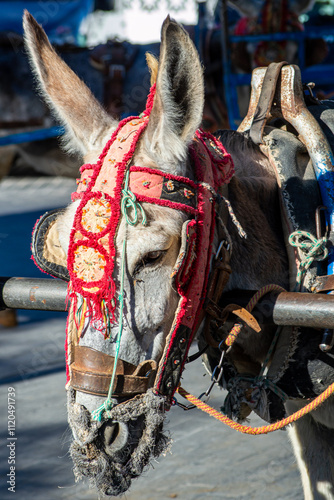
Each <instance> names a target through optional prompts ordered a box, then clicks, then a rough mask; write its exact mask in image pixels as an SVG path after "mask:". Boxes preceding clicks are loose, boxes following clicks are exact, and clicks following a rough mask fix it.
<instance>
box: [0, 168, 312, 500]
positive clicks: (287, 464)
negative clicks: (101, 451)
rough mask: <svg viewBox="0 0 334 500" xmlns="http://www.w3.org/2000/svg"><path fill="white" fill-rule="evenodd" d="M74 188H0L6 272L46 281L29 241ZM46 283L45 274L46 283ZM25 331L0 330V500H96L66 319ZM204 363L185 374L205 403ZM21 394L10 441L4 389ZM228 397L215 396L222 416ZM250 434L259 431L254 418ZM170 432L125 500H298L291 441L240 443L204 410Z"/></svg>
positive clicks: (27, 322) (173, 422) (36, 319)
mask: <svg viewBox="0 0 334 500" xmlns="http://www.w3.org/2000/svg"><path fill="white" fill-rule="evenodd" d="M72 188H73V181H69V180H61V179H46V178H43V179H25V180H24V179H21V180H20V179H8V180H7V181H5V182H4V183H2V185H0V257H1V259H0V262H1V263H2V265H1V271H0V273H1V274H2V275H4V276H32V277H34V276H35V277H37V276H39V277H42V274H41V273H40V271H38V269H37V268H35V266H34V264H33V263H32V261H31V260H30V250H29V245H30V234H31V230H32V227H33V225H34V223H35V220H36V219H37V217H39V216H40V215H41V214H42V213H43V212H44V211H45V210H46V209H52V208H55V207H59V206H63V205H65V204H66V200H68V199H69V193H70V192H71V190H72ZM43 277H45V275H43ZM18 320H19V325H18V327H16V328H15V329H10V330H9V329H4V328H2V329H1V331H0V344H1V350H0V437H1V446H0V499H2V500H5V499H7V498H17V499H19V500H61V499H66V500H79V499H80V500H95V499H97V498H98V496H97V494H96V492H94V491H92V490H90V489H89V488H88V486H87V484H84V483H80V484H75V483H74V478H73V474H72V469H71V461H70V459H69V457H68V447H69V441H70V431H69V429H68V425H67V420H66V408H65V390H64V383H65V372H64V356H63V344H64V331H65V315H64V314H62V313H45V312H32V311H19V312H18ZM204 374H205V372H204V368H203V367H202V365H201V363H200V361H197V362H196V363H195V364H193V365H192V366H190V367H189V368H187V370H186V372H185V376H184V380H183V385H184V387H185V388H187V389H189V390H190V391H193V393H195V394H200V393H201V392H203V390H205V389H206V387H207V385H208V382H209V379H208V376H204ZM9 387H13V388H15V394H16V396H15V402H16V404H15V407H16V429H15V437H16V438H17V440H15V441H13V440H12V439H8V438H9V437H10V436H9V435H8V429H7V420H8V419H7V397H8V388H9ZM223 398H224V394H223V393H222V392H221V391H219V390H216V391H215V397H214V398H213V399H212V404H213V405H215V406H216V407H217V408H219V405H220V404H222V402H223ZM252 424H253V425H261V424H262V422H261V421H260V420H259V419H255V418H254V419H252ZM166 428H167V429H168V430H169V432H170V434H171V437H172V438H173V445H172V448H171V453H170V454H168V455H167V456H166V457H162V458H161V459H159V462H158V463H152V467H151V468H150V469H149V470H148V471H147V473H145V474H144V475H143V476H142V477H141V478H139V479H138V480H136V481H135V482H134V483H133V486H132V488H131V489H130V491H129V492H128V493H127V494H126V495H125V497H124V498H125V499H126V500H162V499H170V498H180V499H182V500H202V499H210V498H212V499H221V500H229V499H236V500H243V499H247V500H249V499H256V500H267V499H268V498H270V499H272V500H296V499H302V497H303V495H302V493H301V486H300V481H299V475H298V471H297V467H296V464H295V460H294V457H293V455H292V452H291V449H290V446H289V443H288V440H287V435H286V433H285V432H283V431H278V432H276V433H274V434H271V435H268V436H259V437H253V436H244V435H241V434H238V433H237V432H235V431H232V430H230V429H228V428H226V427H224V426H223V425H222V424H220V423H219V422H217V421H215V420H213V419H212V418H211V417H209V416H207V415H205V414H203V413H200V412H199V411H198V410H192V411H190V412H184V411H183V410H181V409H180V408H173V409H172V410H171V411H170V412H169V414H168V418H167V423H166ZM11 442H12V443H15V450H14V447H13V446H12V452H13V451H15V460H16V464H15V465H16V471H15V472H16V494H15V495H14V496H13V493H11V492H9V491H8V489H7V488H8V487H9V486H10V485H9V484H6V481H7V479H8V478H7V474H8V473H9V471H10V469H9V467H10V464H8V459H9V458H10V456H11V455H10V454H11V449H10V447H8V446H7V445H8V444H10V443H11Z"/></svg>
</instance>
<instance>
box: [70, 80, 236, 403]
mask: <svg viewBox="0 0 334 500" xmlns="http://www.w3.org/2000/svg"><path fill="white" fill-rule="evenodd" d="M154 92H155V87H153V88H152V90H151V93H150V95H149V98H148V104H147V107H146V110H145V112H144V113H143V114H142V115H141V116H140V117H130V118H126V119H125V120H122V121H121V122H120V124H119V126H118V128H117V130H116V131H115V132H114V133H113V135H112V137H111V139H110V140H109V141H108V143H107V144H106V146H105V148H104V150H103V152H102V154H101V155H100V158H99V160H98V162H97V163H96V164H95V165H91V164H89V165H87V164H86V165H83V167H82V168H81V179H80V180H79V182H78V189H77V191H76V193H74V194H73V196H72V200H73V201H75V200H80V202H79V206H78V208H77V210H76V214H75V218H74V224H73V228H72V232H71V236H70V244H69V251H68V270H69V274H70V285H69V298H70V299H71V308H70V313H69V318H70V319H69V321H68V328H67V338H68V341H67V346H68V361H67V366H68V383H69V385H70V386H72V387H73V388H75V389H76V390H83V391H84V392H92V393H96V392H94V391H90V390H89V383H88V382H87V383H86V382H85V381H84V376H83V371H85V372H86V373H89V367H88V366H87V363H86V362H84V363H82V362H81V361H82V359H81V361H80V359H79V358H80V356H81V358H82V349H81V350H80V347H79V346H78V345H75V344H78V343H79V339H80V337H81V335H82V332H83V325H84V323H85V318H87V316H88V317H89V320H90V321H91V322H93V323H94V327H95V328H96V329H98V330H100V331H101V332H102V333H103V334H104V335H105V337H108V334H109V330H108V325H110V323H112V322H114V320H115V310H116V308H117V307H121V306H122V304H121V302H122V300H118V301H117V299H116V297H115V293H116V286H115V283H114V281H113V279H112V274H113V270H114V263H115V257H116V249H115V241H116V235H117V231H118V227H119V222H120V219H121V217H122V204H124V203H126V201H124V197H126V196H128V197H130V198H131V199H132V202H136V203H138V204H141V203H150V204H156V205H160V206H166V207H169V208H172V209H175V210H181V211H183V212H185V213H187V214H189V216H190V218H189V220H187V221H186V222H185V223H184V225H183V230H182V245H181V250H180V253H179V257H178V259H177V262H176V265H175V268H174V271H173V273H172V276H171V278H172V280H173V285H174V287H175V289H176V290H177V292H178V294H179V297H180V299H179V303H178V307H177V310H176V313H175V317H174V321H173V324H172V327H171V329H170V332H169V334H168V336H167V338H166V343H165V349H164V352H163V355H162V357H161V360H160V363H159V366H158V367H157V373H156V377H155V380H154V390H155V391H156V392H157V393H159V394H162V395H165V396H167V399H168V400H169V402H170V401H171V400H172V397H173V394H174V392H175V390H176V388H177V386H178V383H179V379H180V376H181V373H182V370H183V368H184V364H185V361H186V357H187V354H188V350H189V347H190V344H191V342H192V339H193V337H194V334H195V332H196V330H197V328H198V327H199V324H200V322H201V320H202V319H203V305H204V299H205V297H206V295H207V286H208V279H209V274H210V266H211V260H212V244H213V238H214V233H215V218H216V212H215V205H216V193H217V191H218V189H219V187H220V186H222V185H223V184H227V183H228V182H229V181H230V179H231V177H232V175H233V173H234V167H233V162H232V159H231V157H230V155H229V154H228V153H227V152H226V150H225V149H224V147H223V145H222V144H221V143H220V142H219V141H218V140H217V139H216V138H215V137H213V136H212V135H211V134H210V133H206V132H203V131H201V130H198V131H197V132H196V134H195V137H194V139H193V141H192V142H191V144H190V145H189V156H190V160H191V163H192V164H193V167H194V174H195V179H196V180H195V181H193V180H190V179H188V178H186V177H182V176H175V175H171V174H167V173H165V172H162V171H160V170H157V169H152V168H145V167H140V166H136V165H131V161H132V158H133V155H134V152H135V149H136V147H137V145H138V143H139V141H140V138H141V137H142V134H143V132H144V130H145V129H146V127H147V124H148V121H149V115H150V111H151V109H152V106H153V99H154ZM132 224H133V221H132ZM118 302H119V303H118ZM119 316H122V313H121V312H120V313H119ZM73 329H74V330H75V334H73V331H72V330H73ZM70 330H71V331H70ZM75 351H76V352H77V353H79V354H77V355H75V354H74V355H73V353H74V352H75ZM101 355H102V354H101ZM85 356H86V357H87V353H86V354H85ZM103 356H104V357H105V356H106V355H103ZM104 361H105V360H104ZM113 362H114V365H115V368H114V372H115V373H116V364H117V356H116V359H114V360H113ZM80 363H81V365H82V364H83V365H85V363H86V365H85V366H84V369H82V368H80V366H79V365H80ZM120 364H121V365H122V361H121V360H120ZM80 370H81V371H80ZM137 372H138V369H137ZM137 372H135V373H137ZM95 375H96V377H97V376H98V374H97V373H95ZM100 375H101V374H100ZM102 375H103V374H102ZM121 375H122V376H123V379H122V380H123V382H124V381H125V382H126V383H125V382H124V383H123V389H124V387H125V386H127V385H128V386H129V387H130V386H131V384H130V382H131V380H132V379H131V380H130V378H129V377H131V375H127V374H126V373H125V372H123V373H122V374H121ZM132 376H136V375H132ZM126 377H127V378H126ZM138 377H139V375H138ZM86 378H87V377H86ZM88 378H89V377H88ZM110 378H111V385H113V387H112V388H111V392H110V391H109V396H110V394H111V393H113V394H116V393H117V391H116V392H115V387H116V386H117V384H118V382H117V381H116V382H115V381H114V380H113V375H110V374H109V378H108V377H107V379H108V380H109V379H110ZM79 379H80V380H81V382H80V383H79V382H78V380H79ZM119 380H120V379H119ZM82 381H84V382H82ZM96 381H97V382H99V381H101V377H100V379H99V378H97V379H96ZM103 381H104V382H103V383H104V384H105V382H106V381H105V377H104V379H103ZM132 382H133V380H132ZM97 385H98V383H97ZM133 385H134V386H135V385H136V384H135V383H134V384H133ZM124 391H125V390H123V392H122V390H121V391H120V392H121V393H122V394H123V395H124V394H126V391H125V392H124ZM128 392H129V393H131V390H130V391H128ZM136 392H138V391H136V389H134V391H133V392H132V393H131V394H132V395H134V394H135V393H136ZM101 394H102V391H101Z"/></svg>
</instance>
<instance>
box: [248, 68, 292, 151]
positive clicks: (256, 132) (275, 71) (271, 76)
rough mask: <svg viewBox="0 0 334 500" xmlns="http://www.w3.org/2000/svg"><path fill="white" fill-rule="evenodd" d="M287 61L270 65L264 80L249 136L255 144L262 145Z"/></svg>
mask: <svg viewBox="0 0 334 500" xmlns="http://www.w3.org/2000/svg"><path fill="white" fill-rule="evenodd" d="M286 64H288V63H287V62H286V61H282V62H279V63H271V64H269V66H268V68H267V71H266V74H265V76H264V79H263V84H262V89H261V94H260V97H259V101H258V103H257V106H256V110H255V113H254V118H253V122H252V125H251V128H250V130H249V136H250V138H251V139H252V141H253V142H255V144H262V136H263V130H264V127H265V125H266V123H267V120H268V118H269V116H270V111H271V107H272V104H273V100H274V95H275V91H276V87H277V82H278V78H279V75H280V73H281V69H282V67H283V66H285V65H286Z"/></svg>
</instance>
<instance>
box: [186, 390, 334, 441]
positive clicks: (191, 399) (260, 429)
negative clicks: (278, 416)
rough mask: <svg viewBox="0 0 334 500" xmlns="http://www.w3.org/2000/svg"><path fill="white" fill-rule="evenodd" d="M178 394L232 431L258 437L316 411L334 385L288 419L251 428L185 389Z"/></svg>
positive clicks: (331, 392) (330, 392) (329, 394)
mask: <svg viewBox="0 0 334 500" xmlns="http://www.w3.org/2000/svg"><path fill="white" fill-rule="evenodd" d="M177 392H178V393H179V394H180V395H181V396H182V397H184V398H185V399H187V400H188V401H189V402H190V403H192V404H193V405H195V406H197V408H199V409H200V410H202V411H204V412H205V413H208V414H209V415H210V416H211V417H214V418H216V419H217V420H219V421H220V422H223V423H224V424H226V425H228V426H229V427H231V428H232V429H235V430H236V431H238V432H242V433H244V434H253V436H257V435H260V434H268V433H269V432H273V431H277V430H278V429H282V428H283V427H285V426H287V425H288V424H291V423H292V422H295V421H296V420H298V419H299V418H301V417H303V416H304V415H306V414H307V413H310V412H311V411H312V410H315V409H316V408H317V407H318V406H320V405H321V404H322V403H323V402H324V401H325V400H326V399H328V398H329V396H331V394H333V392H334V383H333V384H331V385H330V386H329V387H327V389H326V390H325V391H324V392H322V393H321V394H320V395H319V396H317V397H316V398H315V399H313V401H311V402H310V403H309V404H307V405H306V406H304V407H303V408H301V409H300V410H298V411H296V412H295V413H293V414H292V415H289V416H288V417H286V418H283V419H282V420H279V421H278V422H275V423H273V424H270V425H264V426H262V427H250V426H248V425H242V424H238V422H235V421H234V420H231V419H230V418H228V417H226V415H223V414H222V413H220V412H219V411H218V410H215V409H214V408H212V407H211V406H209V405H207V404H206V403H204V402H203V401H201V400H200V399H198V398H196V397H195V396H192V395H191V394H189V392H187V391H186V390H185V389H183V388H182V387H179V388H178V389H177Z"/></svg>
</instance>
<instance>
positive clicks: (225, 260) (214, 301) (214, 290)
mask: <svg viewBox="0 0 334 500" xmlns="http://www.w3.org/2000/svg"><path fill="white" fill-rule="evenodd" d="M229 261H230V254H229V252H228V250H227V248H225V246H224V245H222V247H221V249H220V254H219V255H218V256H217V257H216V258H215V260H214V262H213V269H212V271H211V276H210V280H209V284H208V289H207V296H206V301H205V305H204V308H203V311H204V313H205V314H207V317H206V319H205V323H204V338H205V340H206V342H207V343H208V344H209V345H211V346H213V347H218V346H219V342H217V341H216V340H215V339H214V338H213V337H212V335H211V333H210V322H211V320H212V319H213V318H217V317H218V316H220V317H221V314H220V313H221V309H220V308H219V307H218V301H219V299H220V297H221V295H222V293H223V290H224V288H225V286H226V284H227V282H228V280H229V277H230V274H231V272H232V269H231V266H230V264H229Z"/></svg>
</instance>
